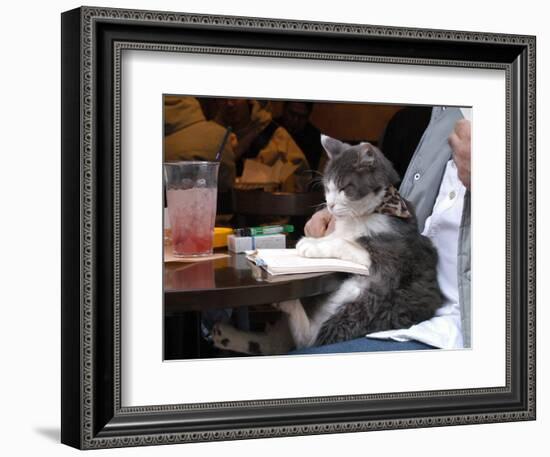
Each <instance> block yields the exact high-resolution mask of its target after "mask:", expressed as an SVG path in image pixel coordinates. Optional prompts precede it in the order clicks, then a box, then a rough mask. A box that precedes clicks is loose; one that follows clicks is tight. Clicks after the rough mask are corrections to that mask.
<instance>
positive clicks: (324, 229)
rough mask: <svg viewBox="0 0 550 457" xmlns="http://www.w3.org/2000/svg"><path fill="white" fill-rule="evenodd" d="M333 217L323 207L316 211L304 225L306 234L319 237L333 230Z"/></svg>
mask: <svg viewBox="0 0 550 457" xmlns="http://www.w3.org/2000/svg"><path fill="white" fill-rule="evenodd" d="M334 222H335V221H334V218H333V217H332V214H330V212H329V210H328V209H326V208H324V209H322V210H321V211H317V212H316V213H315V214H314V215H313V216H311V219H310V220H309V221H307V224H306V226H305V227H304V232H305V234H306V236H311V237H313V238H321V237H323V236H325V235H328V234H329V233H331V232H332V231H333V230H334Z"/></svg>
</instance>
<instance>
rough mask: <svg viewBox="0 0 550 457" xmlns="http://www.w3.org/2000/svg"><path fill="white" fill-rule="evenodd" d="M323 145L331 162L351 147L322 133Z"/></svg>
mask: <svg viewBox="0 0 550 457" xmlns="http://www.w3.org/2000/svg"><path fill="white" fill-rule="evenodd" d="M321 144H322V145H323V148H325V151H327V154H328V157H329V159H331V160H332V159H334V158H335V157H336V156H338V155H339V154H341V153H342V152H343V151H345V150H346V149H347V148H349V147H350V146H349V144H346V143H343V142H342V141H340V140H337V139H336V138H331V137H330V136H327V135H323V134H322V133H321Z"/></svg>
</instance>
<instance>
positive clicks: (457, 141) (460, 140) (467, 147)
mask: <svg viewBox="0 0 550 457" xmlns="http://www.w3.org/2000/svg"><path fill="white" fill-rule="evenodd" d="M471 130H472V125H471V123H470V121H468V120H466V119H461V120H459V121H458V122H457V123H456V124H455V128H454V131H453V133H451V135H450V136H449V144H450V145H451V148H452V150H453V160H454V162H455V164H456V169H457V172H458V177H459V178H460V180H461V181H462V184H464V187H466V189H468V190H470V186H471V182H470V171H471V166H470V165H471V164H470V161H471Z"/></svg>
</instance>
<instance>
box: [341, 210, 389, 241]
mask: <svg viewBox="0 0 550 457" xmlns="http://www.w3.org/2000/svg"><path fill="white" fill-rule="evenodd" d="M390 224H391V222H390V217H389V216H387V215H385V214H378V213H372V214H369V215H368V216H364V217H359V218H356V217H345V218H338V219H336V223H335V227H334V232H333V236H334V237H335V238H340V239H343V240H346V241H352V242H355V241H356V240H358V239H359V238H361V237H372V236H375V235H379V234H382V233H385V232H389V231H391V226H390Z"/></svg>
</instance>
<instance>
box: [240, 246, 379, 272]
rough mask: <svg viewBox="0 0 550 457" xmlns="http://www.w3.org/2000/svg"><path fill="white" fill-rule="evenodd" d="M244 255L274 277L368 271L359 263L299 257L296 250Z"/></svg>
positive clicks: (263, 250) (277, 250) (256, 252)
mask: <svg viewBox="0 0 550 457" xmlns="http://www.w3.org/2000/svg"><path fill="white" fill-rule="evenodd" d="M246 254H247V258H248V259H249V260H250V261H251V262H254V264H256V265H257V266H259V267H262V268H263V269H264V270H266V271H267V272H268V273H269V274H270V275H274V276H275V275H288V274H296V273H322V272H329V271H337V272H342V273H353V274H359V275H368V274H369V269H368V268H367V267H366V266H364V265H361V264H359V263H355V262H350V261H348V260H341V259H326V258H310V257H301V256H299V255H298V253H297V252H296V249H256V250H255V251H248V252H247V253H246Z"/></svg>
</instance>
